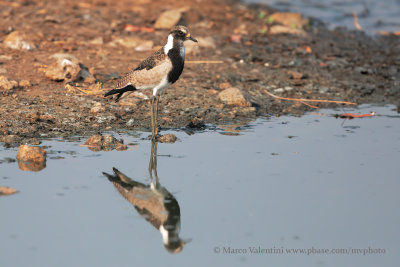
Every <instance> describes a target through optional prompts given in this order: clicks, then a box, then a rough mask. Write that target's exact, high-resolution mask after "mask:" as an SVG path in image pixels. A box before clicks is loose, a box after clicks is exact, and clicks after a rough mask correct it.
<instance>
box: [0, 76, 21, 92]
mask: <svg viewBox="0 0 400 267" xmlns="http://www.w3.org/2000/svg"><path fill="white" fill-rule="evenodd" d="M17 86H18V82H17V81H13V80H9V79H7V77H5V76H0V89H4V90H11V89H13V88H14V87H17Z"/></svg>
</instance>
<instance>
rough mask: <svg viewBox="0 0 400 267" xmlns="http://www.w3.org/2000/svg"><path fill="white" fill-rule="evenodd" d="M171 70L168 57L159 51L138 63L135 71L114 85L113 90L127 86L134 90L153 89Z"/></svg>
mask: <svg viewBox="0 0 400 267" xmlns="http://www.w3.org/2000/svg"><path fill="white" fill-rule="evenodd" d="M171 69H172V63H171V61H170V60H169V58H168V56H167V55H165V54H163V52H162V51H161V50H159V51H157V52H156V53H155V54H153V55H152V56H151V57H149V58H147V59H146V60H144V61H143V62H142V63H140V65H139V66H138V67H137V68H136V69H134V70H133V71H131V72H129V73H128V74H126V75H125V76H124V77H123V78H122V79H121V80H120V81H119V82H118V83H117V84H116V86H115V89H120V88H124V87H126V86H128V85H132V86H134V87H135V88H136V89H149V88H154V87H155V86H157V85H158V84H159V83H160V82H161V80H162V79H163V78H164V76H165V74H166V73H169V72H170V70H171Z"/></svg>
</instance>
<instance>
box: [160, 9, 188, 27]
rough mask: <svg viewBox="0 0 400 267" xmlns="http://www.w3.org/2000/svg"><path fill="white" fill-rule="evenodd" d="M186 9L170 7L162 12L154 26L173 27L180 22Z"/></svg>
mask: <svg viewBox="0 0 400 267" xmlns="http://www.w3.org/2000/svg"><path fill="white" fill-rule="evenodd" d="M183 11H185V9H181V8H180V9H170V10H167V11H165V12H164V13H162V14H161V15H160V16H159V17H158V19H157V20H156V22H155V23H154V28H156V29H167V30H169V29H171V28H172V27H174V26H175V25H177V24H178V22H179V20H180V19H181V17H182V12H183Z"/></svg>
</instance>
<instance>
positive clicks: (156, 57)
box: [134, 47, 166, 71]
mask: <svg viewBox="0 0 400 267" xmlns="http://www.w3.org/2000/svg"><path fill="white" fill-rule="evenodd" d="M165 57H166V55H165V54H164V48H163V47H162V48H160V49H158V50H157V52H155V53H154V54H153V55H151V56H150V57H148V58H146V59H145V60H143V61H142V62H141V63H140V64H139V66H137V67H136V69H134V71H136V70H143V69H146V70H150V69H152V68H153V67H154V66H155V65H156V64H157V63H158V62H160V61H162V60H164V59H165Z"/></svg>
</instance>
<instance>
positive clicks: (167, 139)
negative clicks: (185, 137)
mask: <svg viewBox="0 0 400 267" xmlns="http://www.w3.org/2000/svg"><path fill="white" fill-rule="evenodd" d="M176 139H177V138H176V136H175V135H174V134H171V133H170V134H164V135H161V136H160V137H159V138H158V141H159V142H160V143H170V144H172V143H175V141H176Z"/></svg>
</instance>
